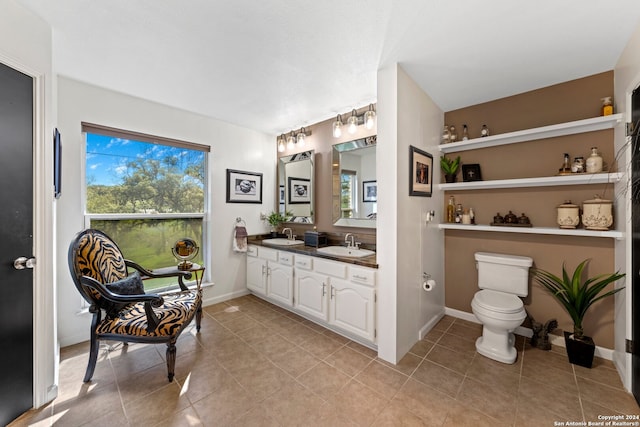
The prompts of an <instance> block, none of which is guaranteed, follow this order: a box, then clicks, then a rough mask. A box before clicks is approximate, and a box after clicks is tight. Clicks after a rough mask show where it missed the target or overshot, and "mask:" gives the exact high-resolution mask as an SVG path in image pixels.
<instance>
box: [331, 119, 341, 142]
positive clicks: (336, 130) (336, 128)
mask: <svg viewBox="0 0 640 427" xmlns="http://www.w3.org/2000/svg"><path fill="white" fill-rule="evenodd" d="M341 136H342V120H341V118H340V114H338V118H337V119H336V121H335V122H333V137H334V138H340V137H341Z"/></svg>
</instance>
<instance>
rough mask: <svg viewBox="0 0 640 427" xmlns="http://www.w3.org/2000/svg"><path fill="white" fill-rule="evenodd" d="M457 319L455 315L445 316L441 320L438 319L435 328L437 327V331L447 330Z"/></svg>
mask: <svg viewBox="0 0 640 427" xmlns="http://www.w3.org/2000/svg"><path fill="white" fill-rule="evenodd" d="M455 320H456V319H455V318H454V317H451V316H444V317H443V318H442V319H440V321H438V323H436V324H435V326H434V327H433V329H435V330H436V331H443V332H445V331H446V330H447V329H449V327H450V326H451V325H453V322H454V321H455Z"/></svg>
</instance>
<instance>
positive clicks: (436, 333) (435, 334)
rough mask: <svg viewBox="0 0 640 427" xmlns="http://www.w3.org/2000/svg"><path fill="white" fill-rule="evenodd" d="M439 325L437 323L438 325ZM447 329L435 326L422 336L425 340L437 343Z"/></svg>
mask: <svg viewBox="0 0 640 427" xmlns="http://www.w3.org/2000/svg"><path fill="white" fill-rule="evenodd" d="M436 326H437V325H436ZM444 332H445V329H436V328H435V326H434V328H433V329H431V330H430V331H429V332H427V334H426V335H425V336H424V338H422V339H423V340H426V341H429V342H432V343H435V342H438V340H439V339H440V338H442V336H443V335H444Z"/></svg>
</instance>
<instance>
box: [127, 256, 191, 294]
mask: <svg viewBox="0 0 640 427" xmlns="http://www.w3.org/2000/svg"><path fill="white" fill-rule="evenodd" d="M124 262H125V264H126V266H127V267H131V268H134V269H136V270H138V271H139V272H140V274H142V275H144V276H146V277H145V278H151V279H157V278H160V277H177V278H178V285H180V289H181V290H183V291H188V290H189V288H187V285H185V284H184V279H187V280H189V279H191V276H192V274H191V272H190V271H180V270H176V271H172V272H170V273H161V274H156V273H154V272H152V271H150V270H147V269H146V268H144V267H142V266H141V265H140V264H137V263H135V262H133V261H131V260H128V259H125V260H124Z"/></svg>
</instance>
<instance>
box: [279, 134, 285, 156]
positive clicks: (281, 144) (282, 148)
mask: <svg viewBox="0 0 640 427" xmlns="http://www.w3.org/2000/svg"><path fill="white" fill-rule="evenodd" d="M283 151H284V133H283V134H282V135H280V136H279V137H278V152H279V153H282V152H283Z"/></svg>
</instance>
